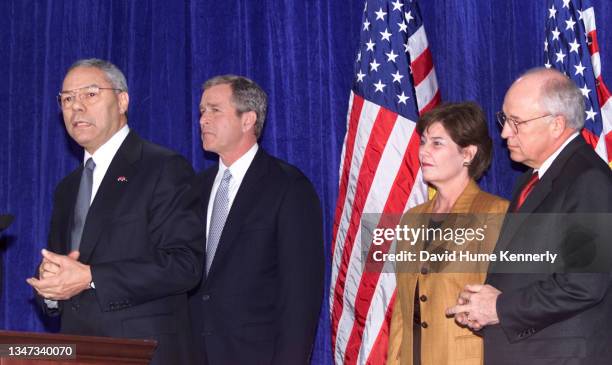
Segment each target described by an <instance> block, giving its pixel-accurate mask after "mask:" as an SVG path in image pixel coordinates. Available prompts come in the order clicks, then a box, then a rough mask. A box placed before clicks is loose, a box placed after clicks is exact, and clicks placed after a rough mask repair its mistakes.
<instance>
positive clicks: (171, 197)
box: [91, 156, 203, 311]
mask: <svg viewBox="0 0 612 365" xmlns="http://www.w3.org/2000/svg"><path fill="white" fill-rule="evenodd" d="M192 177H193V170H192V168H191V166H190V165H189V163H188V162H187V161H186V160H185V159H183V158H182V157H180V156H174V157H171V158H167V159H166V161H164V162H163V166H162V168H161V171H160V172H159V174H158V176H157V177H155V176H152V177H151V178H152V179H155V178H157V181H156V183H155V188H154V192H153V194H152V197H151V201H150V202H149V207H148V210H147V215H148V217H147V222H148V223H147V227H146V229H147V230H148V237H149V238H150V242H147V246H148V247H150V250H149V251H148V252H147V253H145V254H143V256H141V257H136V258H130V259H125V260H119V261H115V262H108V263H101V264H97V265H92V267H91V271H92V277H93V281H94V282H95V284H96V289H95V290H96V295H97V298H98V301H99V303H100V305H101V308H102V309H103V310H105V311H109V310H119V309H123V308H126V307H130V306H133V305H137V304H141V303H144V302H148V301H151V300H155V299H158V298H162V297H165V296H169V295H176V294H179V293H183V292H186V291H187V290H189V289H191V288H192V287H194V286H195V285H196V284H197V282H198V281H199V279H200V275H201V272H202V260H203V248H202V242H203V230H202V227H203V223H202V213H201V204H200V199H199V196H198V194H197V192H196V191H195V190H194V189H193V187H192V186H191V185H190V181H191V180H192Z"/></svg>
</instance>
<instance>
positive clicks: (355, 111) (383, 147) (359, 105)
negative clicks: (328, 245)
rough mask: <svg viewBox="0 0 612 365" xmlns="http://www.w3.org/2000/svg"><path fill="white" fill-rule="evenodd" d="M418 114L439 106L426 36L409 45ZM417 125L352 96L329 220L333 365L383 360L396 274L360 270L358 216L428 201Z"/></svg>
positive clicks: (417, 35) (399, 210) (417, 36)
mask: <svg viewBox="0 0 612 365" xmlns="http://www.w3.org/2000/svg"><path fill="white" fill-rule="evenodd" d="M408 44H409V55H410V59H411V60H412V62H411V69H412V73H413V79H414V83H415V90H416V92H415V94H416V98H417V105H418V106H419V110H420V112H421V113H422V112H424V111H426V110H429V109H431V108H432V107H433V106H435V105H436V104H437V103H439V101H440V93H439V90H438V84H437V81H436V74H435V71H434V69H433V62H432V58H431V53H430V51H429V47H428V45H427V37H426V34H425V31H424V29H423V28H422V27H421V28H420V29H419V30H418V31H417V32H415V33H414V34H413V35H412V36H411V37H410V38H409V40H408ZM418 146H419V136H418V135H417V133H415V121H411V120H408V119H406V118H403V117H401V116H398V115H397V114H396V113H393V112H390V111H388V110H386V109H385V108H382V107H380V106H379V105H376V104H374V103H371V102H370V101H368V100H364V99H363V98H362V97H361V96H359V95H356V94H353V93H351V96H350V102H349V113H348V117H347V134H346V137H345V141H344V147H343V151H342V156H341V167H340V182H339V194H338V201H337V205H336V212H335V217H334V231H333V235H334V236H333V237H334V240H333V243H332V255H333V256H332V273H331V289H330V312H331V322H332V348H333V354H334V361H335V362H336V363H337V364H365V363H371V364H381V363H384V360H385V359H386V353H387V343H388V333H389V321H390V314H391V305H392V303H393V298H394V292H395V286H396V285H395V274H393V273H383V274H381V273H380V271H378V270H372V271H364V263H363V262H362V244H367V243H363V242H361V219H362V214H363V213H381V212H382V213H390V214H392V213H395V214H401V213H402V212H404V211H406V210H407V209H408V208H411V207H413V206H415V205H417V204H419V203H422V202H424V201H425V200H426V199H427V187H426V185H425V184H424V183H423V181H422V178H421V173H420V169H419V163H418V156H417V154H418Z"/></svg>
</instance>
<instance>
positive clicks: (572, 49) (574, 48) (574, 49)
mask: <svg viewBox="0 0 612 365" xmlns="http://www.w3.org/2000/svg"><path fill="white" fill-rule="evenodd" d="M569 45H570V53H572V52H576V54H578V49H579V48H580V43H578V42H576V40H575V39H574V41H573V42H570V43H569Z"/></svg>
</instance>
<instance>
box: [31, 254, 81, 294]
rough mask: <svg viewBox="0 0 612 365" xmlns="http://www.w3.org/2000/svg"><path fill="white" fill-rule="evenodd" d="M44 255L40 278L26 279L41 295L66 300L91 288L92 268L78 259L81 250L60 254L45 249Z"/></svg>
mask: <svg viewBox="0 0 612 365" xmlns="http://www.w3.org/2000/svg"><path fill="white" fill-rule="evenodd" d="M42 256H43V260H42V262H41V264H40V266H39V267H38V276H39V277H38V279H37V278H34V277H32V278H28V279H26V282H27V283H28V284H30V286H32V287H33V288H34V289H35V290H36V292H37V293H38V294H39V295H40V296H42V297H43V298H45V299H49V300H66V299H70V298H72V297H73V296H75V295H77V294H79V293H80V292H82V291H83V290H87V289H89V283H91V268H90V267H89V265H85V264H83V263H81V262H79V261H78V258H79V251H72V252H70V253H69V254H68V255H58V254H55V253H53V252H51V251H48V250H45V249H43V250H42Z"/></svg>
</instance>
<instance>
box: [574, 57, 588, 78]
mask: <svg viewBox="0 0 612 365" xmlns="http://www.w3.org/2000/svg"><path fill="white" fill-rule="evenodd" d="M574 67H575V68H576V73H575V74H574V75H580V76H582V77H584V70H585V69H586V67H584V66H582V61H580V62H579V63H578V64H577V65H574Z"/></svg>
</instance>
